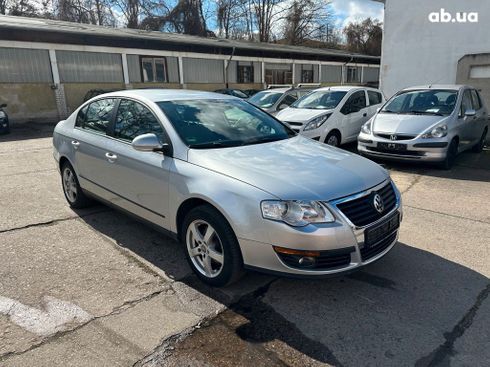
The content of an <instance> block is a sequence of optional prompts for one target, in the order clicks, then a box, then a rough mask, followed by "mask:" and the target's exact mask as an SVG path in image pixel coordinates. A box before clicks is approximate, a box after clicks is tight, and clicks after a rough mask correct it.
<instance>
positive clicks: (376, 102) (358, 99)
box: [276, 86, 385, 146]
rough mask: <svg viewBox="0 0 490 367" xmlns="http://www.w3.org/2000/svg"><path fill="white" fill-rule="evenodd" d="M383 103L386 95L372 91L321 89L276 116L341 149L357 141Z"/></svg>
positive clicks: (345, 88)
mask: <svg viewBox="0 0 490 367" xmlns="http://www.w3.org/2000/svg"><path fill="white" fill-rule="evenodd" d="M384 101H385V99H384V96H383V94H382V93H381V92H380V91H379V90H377V89H373V88H367V87H352V86H340V87H327V88H320V89H317V90H315V91H314V92H312V93H310V94H308V95H306V96H304V97H303V98H300V99H299V100H298V101H296V102H295V103H293V104H292V105H291V106H290V107H289V108H286V109H284V110H282V111H281V112H279V113H278V114H277V115H276V117H277V118H278V119H279V120H281V121H284V122H285V123H287V124H288V125H289V126H290V127H291V128H292V129H293V130H295V131H297V132H299V133H300V134H301V135H304V136H307V137H309V138H312V139H315V140H318V141H320V142H323V143H326V144H329V145H333V146H339V145H341V144H344V143H348V142H351V141H355V140H356V139H357V136H358V135H359V132H360V131H361V126H362V125H363V124H364V123H365V122H366V121H367V120H369V119H370V118H371V117H372V116H373V115H374V114H375V113H376V109H377V108H379V107H380V106H381V105H382V104H383V103H384Z"/></svg>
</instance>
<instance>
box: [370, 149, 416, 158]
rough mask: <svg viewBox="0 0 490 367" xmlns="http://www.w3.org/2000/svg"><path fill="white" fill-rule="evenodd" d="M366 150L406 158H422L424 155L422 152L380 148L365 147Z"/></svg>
mask: <svg viewBox="0 0 490 367" xmlns="http://www.w3.org/2000/svg"><path fill="white" fill-rule="evenodd" d="M366 148H367V150H369V151H371V152H375V153H383V154H392V155H403V156H406V157H422V156H424V155H425V153H424V152H420V151H415V150H390V149H381V148H374V147H366Z"/></svg>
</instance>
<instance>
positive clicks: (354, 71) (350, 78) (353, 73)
mask: <svg viewBox="0 0 490 367" xmlns="http://www.w3.org/2000/svg"><path fill="white" fill-rule="evenodd" d="M359 77H360V75H359V73H358V68H357V67H355V66H348V67H347V83H358V82H359Z"/></svg>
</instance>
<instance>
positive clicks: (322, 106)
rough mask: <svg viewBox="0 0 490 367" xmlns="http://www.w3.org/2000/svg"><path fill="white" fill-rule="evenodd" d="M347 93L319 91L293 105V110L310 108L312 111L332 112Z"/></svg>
mask: <svg viewBox="0 0 490 367" xmlns="http://www.w3.org/2000/svg"><path fill="white" fill-rule="evenodd" d="M346 94H347V92H341V91H329V90H326V91H317V92H312V93H310V94H307V95H305V96H303V97H301V98H300V99H298V100H297V101H296V102H295V103H293V104H292V105H291V107H293V108H308V109H312V110H331V109H333V108H335V107H337V105H338V104H339V103H340V101H341V100H342V98H344V96H345V95H346Z"/></svg>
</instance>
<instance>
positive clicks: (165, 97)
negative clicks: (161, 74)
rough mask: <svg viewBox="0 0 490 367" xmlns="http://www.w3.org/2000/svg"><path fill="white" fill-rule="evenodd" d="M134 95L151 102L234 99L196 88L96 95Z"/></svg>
mask: <svg viewBox="0 0 490 367" xmlns="http://www.w3.org/2000/svg"><path fill="white" fill-rule="evenodd" d="M101 96H104V97H135V98H138V97H139V98H144V99H147V100H150V101H153V102H163V101H174V100H184V99H236V97H233V96H230V95H226V94H220V93H214V92H204V91H197V90H183V89H128V90H121V91H118V92H112V93H106V94H101V95H99V96H98V97H101Z"/></svg>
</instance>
